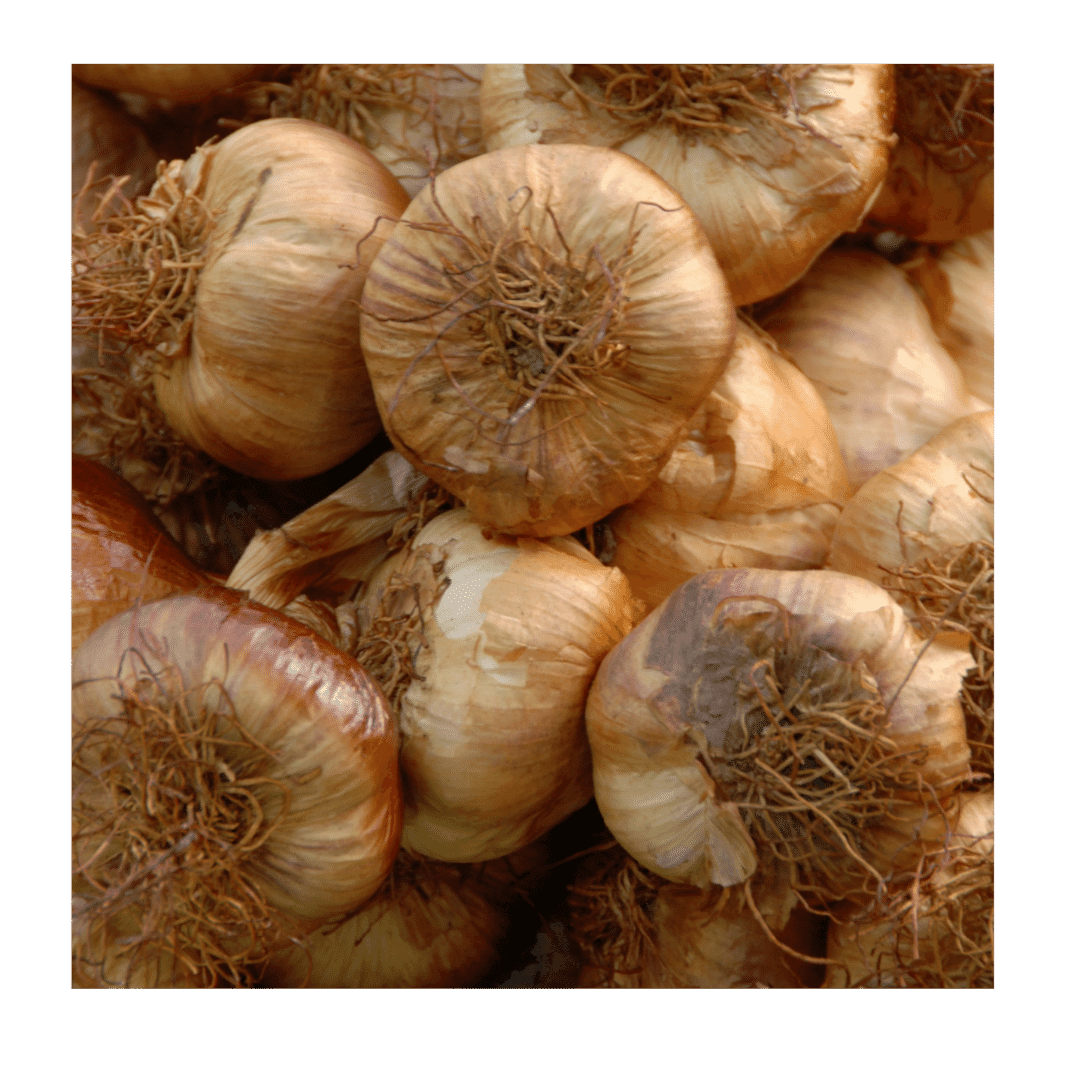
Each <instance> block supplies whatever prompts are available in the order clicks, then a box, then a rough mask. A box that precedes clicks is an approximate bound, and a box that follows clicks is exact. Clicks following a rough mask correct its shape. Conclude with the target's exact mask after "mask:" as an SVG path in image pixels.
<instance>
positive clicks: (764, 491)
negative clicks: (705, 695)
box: [609, 321, 850, 607]
mask: <svg viewBox="0 0 1065 1065" xmlns="http://www.w3.org/2000/svg"><path fill="white" fill-rule="evenodd" d="M767 339H768V338H766V337H765V336H764V335H761V336H760V335H759V333H758V331H757V330H756V329H755V328H753V327H752V326H750V325H748V324H747V323H746V322H744V321H740V322H739V325H738V328H737V333H736V347H735V349H734V351H733V355H732V358H731V359H730V360H729V364H728V367H727V368H726V370H725V373H724V374H722V376H721V378H720V379H719V380H718V382H717V384H716V385H715V386H714V389H713V391H712V392H711V393H710V395H709V397H708V398H707V399H706V400H705V401H704V403H703V405H702V406H701V407H700V408H699V410H698V412H697V413H696V414H695V416H694V417H693V418H692V420H691V422H690V423H689V427H688V434H687V436H686V438H685V439H684V440H683V441H682V443H681V444H680V445H678V446H677V447H676V448H675V449H674V450H673V453H672V455H671V456H670V458H669V461H668V462H667V463H666V465H665V466H664V467H663V468H662V469H661V470H660V471H659V473H658V477H657V478H656V479H655V480H654V481H653V482H652V483H651V485H650V486H649V487H648V489H647V490H646V491H645V492H644V493H643V494H642V495H641V496H640V497H639V499H637V500H636V501H635V502H634V503H631V504H629V505H628V506H626V507H623V508H621V509H620V510H618V511H616V512H615V513H614V514H613V515H611V517H610V519H609V522H610V528H611V531H612V532H613V534H614V538H615V541H616V545H617V546H616V550H615V552H614V555H613V557H612V559H611V562H612V563H613V564H614V565H616V566H617V567H618V568H619V569H620V570H621V571H622V572H623V573H624V574H625V575H626V576H627V577H628V578H629V584H630V586H631V587H632V590H633V594H634V595H636V596H638V597H639V598H641V599H643V600H644V602H645V603H647V605H648V606H652V607H653V606H657V605H658V604H659V603H660V602H662V600H663V599H665V598H666V596H667V595H669V593H670V592H672V591H673V589H674V588H677V587H678V586H679V585H681V584H683V583H684V581H686V580H688V579H689V578H690V577H694V576H695V575H696V574H697V573H702V572H704V571H705V570H708V569H720V568H730V567H735V566H754V567H760V568H764V569H792V570H798V569H813V568H817V567H819V566H820V565H821V564H822V563H823V562H824V559H825V556H826V555H827V553H828V547H829V544H830V542H831V537H832V531H833V529H834V528H835V523H836V519H837V518H838V516H839V513H840V510H841V508H842V505H843V503H844V502H845V501H846V499H847V498H848V496H849V495H850V487H849V484H848V482H847V475H846V471H845V469H844V465H843V456H842V454H841V453H840V448H839V444H838V443H837V441H836V434H835V430H834V429H833V428H832V423H831V421H830V419H829V414H828V411H827V409H826V408H825V404H824V402H823V401H822V400H821V397H820V396H819V395H818V393H817V391H816V389H815V388H814V386H813V384H812V383H811V382H810V381H809V380H808V379H807V378H806V377H805V375H804V374H803V373H802V371H801V370H799V369H798V368H797V367H795V366H794V365H792V364H791V363H789V362H788V361H787V360H786V359H785V358H784V357H783V356H781V355H779V354H778V353H776V352H775V351H773V350H772V348H771V346H770V344H767V343H766V341H767Z"/></svg>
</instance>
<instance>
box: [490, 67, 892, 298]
mask: <svg viewBox="0 0 1065 1065" xmlns="http://www.w3.org/2000/svg"><path fill="white" fill-rule="evenodd" d="M893 114H894V88H893V75H892V71H891V67H890V66H886V65H861V64H852V65H827V66H818V65H816V64H811V65H793V66H777V67H772V66H755V65H747V66H743V65H731V66H730V65H716V66H715V65H672V66H636V65H633V66H614V67H611V66H601V65H593V66H589V65H574V64H570V63H557V64H509V65H495V64H488V65H486V66H485V72H484V77H483V80H482V85H481V115H482V123H483V125H484V131H485V133H484V135H485V143H486V144H487V146H488V148H489V149H490V150H491V149H496V148H502V147H508V146H511V145H518V144H595V145H604V146H607V147H611V148H617V149H620V150H621V151H623V152H626V153H627V154H629V155H631V156H633V157H634V158H636V159H639V160H640V161H641V162H642V163H646V164H647V166H649V167H650V168H651V169H652V170H654V171H655V172H656V173H657V174H659V175H660V176H661V177H663V178H664V179H665V180H666V181H668V182H669V184H670V185H671V186H672V187H673V188H675V189H676V190H677V192H679V193H680V195H681V196H682V197H683V198H684V201H685V203H687V204H688V205H689V206H690V207H691V209H692V210H693V211H694V212H695V214H696V216H697V217H698V218H699V220H700V222H701V223H702V225H703V226H704V227H705V229H706V232H707V234H708V236H709V238H710V244H711V246H712V247H713V249H714V254H715V255H716V256H717V259H718V261H719V262H720V263H721V267H722V269H723V270H724V272H725V276H726V279H727V281H728V285H729V289H730V291H731V293H732V298H733V300H734V301H735V303H736V305H737V306H746V305H747V304H750V303H754V302H756V301H758V300H762V299H765V298H767V297H768V296H772V295H774V294H775V293H777V292H780V291H781V290H783V289H784V288H786V287H787V286H788V285H790V284H792V283H793V282H794V281H796V280H797V279H798V278H799V277H800V276H801V275H802V273H803V271H804V270H806V268H807V267H808V266H809V265H810V263H811V262H813V260H814V259H815V258H816V257H817V255H819V254H820V253H821V252H822V251H823V250H824V249H825V248H826V247H827V246H828V245H829V244H830V243H831V242H832V241H833V240H834V239H835V238H836V237H838V236H839V235H840V233H843V232H844V231H846V230H850V229H854V228H856V227H857V226H858V224H859V222H860V221H861V219H862V216H863V215H864V214H865V211H866V210H867V209H868V206H869V204H870V202H871V199H872V197H873V196H875V194H876V192H877V190H878V187H879V185H880V183H881V182H882V180H883V178H884V174H885V173H886V171H887V163H888V157H889V153H890V150H891V147H892V146H893V144H894V137H893V135H892V133H891V120H892V117H893Z"/></svg>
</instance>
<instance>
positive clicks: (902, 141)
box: [868, 63, 995, 402]
mask: <svg viewBox="0 0 1065 1065" xmlns="http://www.w3.org/2000/svg"><path fill="white" fill-rule="evenodd" d="M895 87H896V94H897V106H896V114H895V131H896V133H897V134H898V138H899V140H898V145H897V146H896V148H895V150H894V152H893V153H892V157H891V166H890V169H889V170H888V175H887V179H886V180H885V182H884V186H883V188H882V189H881V190H880V195H879V196H878V197H877V199H876V201H875V202H874V203H873V206H872V207H871V208H870V209H869V218H868V222H869V223H870V225H871V226H873V227H879V228H886V229H890V230H893V231H894V232H897V233H904V234H905V235H906V236H908V237H911V238H912V239H913V240H919V241H925V242H929V243H945V242H947V241H952V240H960V239H962V238H963V237H968V236H971V235H972V234H973V233H979V232H981V231H982V230H985V229H989V228H990V227H991V226H993V225H994V223H995V68H994V67H993V66H991V65H986V66H981V65H977V64H945V63H928V64H898V65H896V67H895ZM989 402H990V401H989Z"/></svg>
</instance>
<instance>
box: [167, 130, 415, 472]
mask: <svg viewBox="0 0 1065 1065" xmlns="http://www.w3.org/2000/svg"><path fill="white" fill-rule="evenodd" d="M176 173H177V174H178V180H179V181H180V183H181V185H182V187H183V188H184V189H185V190H186V192H187V193H194V194H196V195H198V196H200V197H201V198H202V200H203V202H204V205H205V207H206V208H207V210H208V211H211V212H214V217H213V222H212V232H211V237H210V244H209V248H208V251H207V261H206V264H205V265H204V268H203V271H202V273H201V274H200V276H199V279H198V281H197V285H196V291H195V311H194V318H193V323H192V330H191V335H190V338H189V340H188V345H187V350H186V348H185V347H184V346H181V347H179V348H178V349H177V350H176V351H175V352H173V353H172V354H173V355H174V356H175V357H173V358H172V359H171V360H170V361H169V362H168V365H167V367H166V370H165V372H162V371H160V372H158V373H156V374H155V377H154V385H155V395H156V398H157V400H158V403H159V407H160V408H161V410H162V411H163V413H164V415H165V416H166V419H167V421H168V422H169V424H170V425H171V426H172V427H173V428H174V429H175V430H176V431H177V432H178V433H179V434H180V435H181V436H182V437H183V438H184V439H185V440H187V441H189V442H190V443H191V444H193V445H194V446H196V447H198V448H200V449H202V450H203V451H206V452H207V453H208V454H209V455H210V456H211V457H212V458H214V459H216V460H217V461H218V462H221V463H222V464H223V465H225V466H228V467H230V468H231V469H234V470H238V471H239V472H241V473H245V474H248V475H249V476H252V477H260V478H264V479H268V480H295V479H297V478H300V477H309V476H312V475H313V474H316V473H321V472H322V471H324V470H327V469H329V468H330V467H332V466H335V465H336V464H337V463H338V462H341V461H342V460H343V459H345V458H347V457H348V456H350V455H352V454H354V453H355V452H356V451H358V450H359V448H360V447H363V446H364V445H366V444H367V443H369V442H370V440H372V439H373V437H374V436H375V435H376V434H377V433H378V432H379V431H380V422H379V420H378V418H377V414H376V411H375V409H374V404H373V395H372V391H371V388H370V382H369V377H368V375H367V373H366V367H365V364H364V363H363V361H362V358H361V356H360V353H359V342H358V334H359V328H358V323H359V309H358V301H359V297H360V294H361V291H362V284H363V280H364V278H365V275H366V270H367V268H368V265H369V261H370V260H371V259H372V258H373V256H374V254H375V253H376V251H377V249H378V247H379V246H380V245H381V244H382V243H383V242H384V239H385V237H386V235H387V233H388V231H389V226H390V224H391V223H390V220H391V219H396V218H398V217H399V216H400V215H401V214H402V213H403V210H404V208H405V207H406V205H407V202H408V201H407V196H406V193H404V192H403V190H402V188H400V186H399V185H398V184H397V183H396V180H395V178H393V177H392V176H391V175H390V174H389V173H388V172H387V170H385V169H384V167H383V166H382V165H381V164H380V163H379V162H378V161H377V160H376V159H374V158H373V157H372V156H371V155H370V154H369V152H367V151H366V150H365V149H364V148H362V147H361V146H360V145H357V144H355V143H354V142H353V141H351V140H350V139H348V138H347V137H344V136H343V135H342V134H340V133H337V132H335V131H334V130H329V129H326V128H325V127H324V126H319V125H317V124H316V123H313V122H307V121H304V120H302V119H280V118H279V119H267V120H266V121H263V122H256V123H254V124H253V125H251V126H246V127H245V128H243V129H241V130H238V131H237V132H236V133H234V134H232V135H230V136H229V137H227V138H226V139H225V140H224V141H223V142H222V143H221V144H218V145H212V146H209V147H206V148H201V149H198V150H197V152H196V154H195V155H194V156H193V157H192V158H191V159H189V160H188V162H187V163H185V164H184V165H183V166H179V168H178V169H177V171H176ZM153 195H154V191H153ZM371 231H373V235H372V236H370V233H371ZM364 238H366V239H364Z"/></svg>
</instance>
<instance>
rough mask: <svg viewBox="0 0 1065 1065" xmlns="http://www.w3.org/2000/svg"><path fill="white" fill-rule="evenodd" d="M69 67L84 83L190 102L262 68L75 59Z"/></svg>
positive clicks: (236, 82)
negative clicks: (78, 60)
mask: <svg viewBox="0 0 1065 1065" xmlns="http://www.w3.org/2000/svg"><path fill="white" fill-rule="evenodd" d="M73 69H74V77H75V78H77V79H78V81H81V82H84V83H85V84H86V85H95V86H96V87H97V88H100V89H110V90H111V91H112V92H132V93H138V94H140V95H143V96H150V97H154V98H156V99H162V100H169V101H170V102H171V103H175V104H194V103H199V102H200V101H201V100H206V99H207V98H208V97H210V96H213V95H214V94H215V93H217V92H222V91H223V90H225V89H231V88H233V87H234V86H235V85H239V84H240V83H241V82H242V81H248V80H249V79H251V78H253V77H255V76H256V74H257V73H258V72H259V71H261V70H262V69H263V68H262V67H261V66H259V65H256V64H255V63H75V64H74V68H73Z"/></svg>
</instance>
